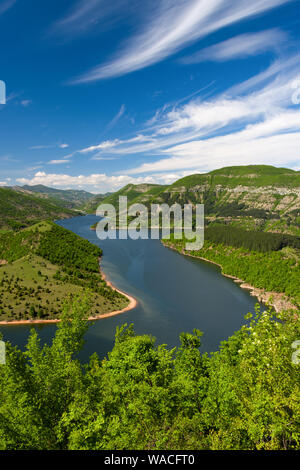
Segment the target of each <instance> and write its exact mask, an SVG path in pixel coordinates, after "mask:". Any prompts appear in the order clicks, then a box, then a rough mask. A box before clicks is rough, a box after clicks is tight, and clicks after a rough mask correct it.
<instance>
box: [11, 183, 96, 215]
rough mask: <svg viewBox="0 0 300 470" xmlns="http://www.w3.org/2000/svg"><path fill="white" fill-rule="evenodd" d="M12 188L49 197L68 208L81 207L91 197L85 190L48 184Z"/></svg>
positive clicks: (45, 197) (24, 192)
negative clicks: (54, 186)
mask: <svg viewBox="0 0 300 470" xmlns="http://www.w3.org/2000/svg"><path fill="white" fill-rule="evenodd" d="M12 189H14V191H17V192H20V193H23V194H29V195H36V196H38V197H42V198H44V199H49V200H50V201H52V202H54V203H55V204H58V205H61V206H63V207H66V208H68V209H82V208H83V207H84V206H85V204H87V202H88V201H89V200H90V199H91V198H92V197H93V194H91V193H89V192H87V191H82V190H76V189H66V190H62V189H56V188H49V187H48V186H44V185H42V184H38V185H35V186H28V185H25V186H14V187H13V188H12Z"/></svg>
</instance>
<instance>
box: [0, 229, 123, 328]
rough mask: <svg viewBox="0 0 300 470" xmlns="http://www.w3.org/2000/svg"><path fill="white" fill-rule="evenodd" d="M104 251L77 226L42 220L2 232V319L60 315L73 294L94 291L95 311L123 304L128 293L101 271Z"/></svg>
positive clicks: (0, 314)
mask: <svg viewBox="0 0 300 470" xmlns="http://www.w3.org/2000/svg"><path fill="white" fill-rule="evenodd" d="M101 255H102V251H101V250H100V248H98V247H97V246H95V245H93V244H91V243H90V242H88V241H87V240H84V239H82V238H80V237H78V236H77V235H75V234H74V233H72V232H69V231H68V230H66V229H64V228H62V227H59V226H57V225H55V224H54V223H51V222H42V223H40V224H36V225H34V226H33V227H30V228H27V229H25V230H21V231H19V232H6V233H4V234H0V261H1V263H0V321H8V322H10V321H19V320H30V319H40V320H52V319H58V318H59V314H60V311H61V308H62V305H63V303H64V301H65V299H66V298H68V297H69V296H71V297H74V296H75V295H78V294H80V293H81V294H82V293H83V291H84V290H86V289H89V290H90V291H91V292H92V300H93V303H92V306H91V310H90V315H91V316H97V315H101V314H103V313H108V312H111V311H115V310H119V309H122V308H124V307H126V306H127V304H128V301H127V299H126V298H125V297H124V296H122V295H121V294H119V293H118V292H116V291H115V290H113V289H111V288H110V287H108V286H107V284H106V282H105V281H104V280H103V279H102V276H101V275H100V272H99V257H100V256H101Z"/></svg>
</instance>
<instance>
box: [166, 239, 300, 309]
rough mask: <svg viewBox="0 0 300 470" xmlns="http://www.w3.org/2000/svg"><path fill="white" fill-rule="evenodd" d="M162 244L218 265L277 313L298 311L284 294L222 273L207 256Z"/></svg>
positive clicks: (183, 253)
mask: <svg viewBox="0 0 300 470" xmlns="http://www.w3.org/2000/svg"><path fill="white" fill-rule="evenodd" d="M162 244H163V245H164V246H166V247H167V248H171V250H174V251H177V253H181V254H182V255H185V256H189V257H191V258H196V259H201V260H202V261H206V262H207V263H212V264H214V265H216V266H218V267H219V268H220V269H221V274H222V275H223V276H224V277H228V278H230V279H233V281H234V282H236V283H237V284H240V287H241V288H242V289H246V290H249V291H250V295H251V296H252V297H256V298H257V300H258V301H259V302H261V303H264V304H266V305H270V306H271V307H273V308H274V310H275V311H276V312H277V313H279V312H282V311H283V310H295V311H298V309H297V307H296V306H295V305H293V304H292V303H291V302H290V301H289V300H288V299H287V298H286V296H285V295H284V294H281V293H278V292H267V291H265V290H264V289H258V288H257V287H253V286H251V285H250V284H248V283H246V282H245V281H243V280H242V279H239V278H238V277H236V276H231V275H230V274H225V273H223V267H222V265H221V264H218V263H216V262H215V261H211V260H209V259H207V258H203V257H202V256H195V255H191V254H189V253H187V252H186V251H185V250H179V249H178V248H176V246H174V245H168V244H167V243H164V242H162Z"/></svg>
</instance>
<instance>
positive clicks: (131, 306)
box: [0, 263, 138, 326]
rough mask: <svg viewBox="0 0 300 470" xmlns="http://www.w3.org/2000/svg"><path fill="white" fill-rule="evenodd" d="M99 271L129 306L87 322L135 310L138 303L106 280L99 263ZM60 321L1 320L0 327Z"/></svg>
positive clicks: (57, 321)
mask: <svg viewBox="0 0 300 470" xmlns="http://www.w3.org/2000/svg"><path fill="white" fill-rule="evenodd" d="M99 270H100V275H101V276H102V279H103V280H104V281H105V282H106V285H107V286H109V287H111V289H113V290H114V291H116V292H118V293H119V294H122V295H124V297H126V298H127V299H128V300H129V304H128V305H127V307H124V308H123V309H121V310H114V311H112V312H107V313H103V314H99V315H96V316H94V317H88V319H87V321H96V320H102V319H105V318H111V317H115V316H117V315H121V314H122V313H126V312H129V311H130V310H133V309H135V308H136V307H137V306H138V301H137V299H135V298H134V297H132V296H131V295H129V294H127V293H126V292H123V291H121V290H120V289H118V288H117V287H115V286H114V285H113V284H112V283H111V282H110V281H108V280H107V277H106V274H104V273H103V271H101V267H100V263H99ZM60 322H61V319H60V318H57V319H56V318H54V319H49V320H42V319H41V320H12V321H7V320H3V321H0V326H10V325H14V326H17V325H47V324H48V325H49V324H57V323H60Z"/></svg>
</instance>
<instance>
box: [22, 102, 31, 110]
mask: <svg viewBox="0 0 300 470" xmlns="http://www.w3.org/2000/svg"><path fill="white" fill-rule="evenodd" d="M31 103H32V101H31V100H22V101H21V106H23V108H28V106H30V105H31Z"/></svg>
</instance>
